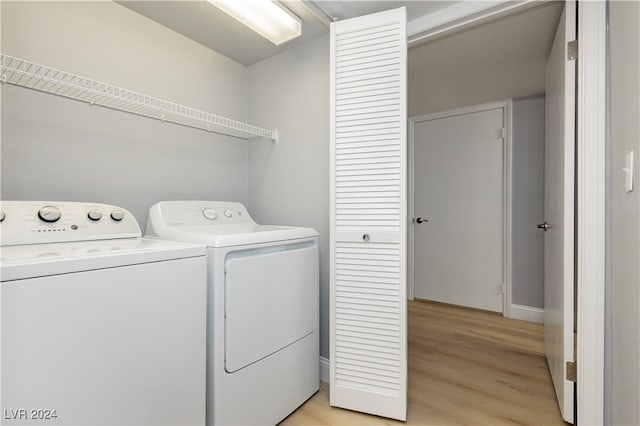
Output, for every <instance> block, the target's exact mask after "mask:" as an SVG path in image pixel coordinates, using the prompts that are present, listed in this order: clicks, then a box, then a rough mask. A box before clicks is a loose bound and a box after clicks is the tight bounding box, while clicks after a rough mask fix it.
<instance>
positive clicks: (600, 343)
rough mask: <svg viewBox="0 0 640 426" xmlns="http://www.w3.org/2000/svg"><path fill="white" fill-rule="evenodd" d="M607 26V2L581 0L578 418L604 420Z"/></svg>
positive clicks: (578, 157) (579, 32)
mask: <svg viewBox="0 0 640 426" xmlns="http://www.w3.org/2000/svg"><path fill="white" fill-rule="evenodd" d="M606 25H607V13H606V3H605V2H604V1H597V2H590V1H581V2H579V3H578V40H579V42H578V105H577V113H578V115H577V122H578V125H577V136H578V139H577V140H578V144H577V145H578V146H577V172H578V174H577V222H578V226H577V229H576V231H577V235H576V238H577V246H576V249H577V253H576V258H577V292H578V297H577V305H578V306H577V310H578V313H577V332H578V347H577V351H578V353H577V360H578V361H577V365H578V380H577V392H576V398H577V407H578V411H577V416H578V418H577V420H578V422H579V423H580V424H603V422H604V300H605V290H604V283H605V178H606V176H605V166H606V153H605V136H606V109H605V104H606Z"/></svg>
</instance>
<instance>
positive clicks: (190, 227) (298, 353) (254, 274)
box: [146, 201, 319, 425]
mask: <svg viewBox="0 0 640 426" xmlns="http://www.w3.org/2000/svg"><path fill="white" fill-rule="evenodd" d="M146 234H147V236H149V235H155V236H158V237H160V238H164V239H170V240H176V241H186V242H194V243H201V244H206V245H207V246H208V247H209V248H208V252H209V260H208V264H209V273H208V274H209V277H208V283H209V293H208V303H209V305H208V336H207V424H209V425H231V424H233V425H237V424H244V425H274V424H276V423H278V422H279V421H281V420H282V419H284V418H285V417H286V416H288V415H289V414H290V413H291V412H293V411H294V410H295V409H296V408H297V407H298V406H300V405H301V404H302V403H303V402H304V401H305V400H307V399H308V398H309V397H310V396H311V395H313V394H314V393H315V392H316V391H317V390H318V387H319V346H318V345H319V337H318V311H319V307H318V303H319V300H318V299H319V297H318V291H319V289H318V241H317V235H318V234H317V232H316V231H315V230H313V229H311V228H295V227H283V226H268V225H258V224H256V223H255V222H254V221H253V220H252V219H251V217H250V216H249V214H248V212H247V210H246V209H245V207H244V206H243V205H242V204H240V203H234V202H216V201H167V202H161V203H158V204H156V205H154V206H152V207H151V209H150V211H149V220H148V221H147V232H146Z"/></svg>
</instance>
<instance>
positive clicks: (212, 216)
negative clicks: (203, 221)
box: [202, 208, 218, 220]
mask: <svg viewBox="0 0 640 426" xmlns="http://www.w3.org/2000/svg"><path fill="white" fill-rule="evenodd" d="M202 215H203V216H204V217H206V218H207V219H209V220H216V218H217V217H218V213H217V212H216V211H215V210H214V209H211V208H206V209H204V210H202Z"/></svg>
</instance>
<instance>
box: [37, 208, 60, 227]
mask: <svg viewBox="0 0 640 426" xmlns="http://www.w3.org/2000/svg"><path fill="white" fill-rule="evenodd" d="M60 216H62V214H61V213H60V210H58V208H57V207H55V206H44V207H41V208H40V210H38V217H39V218H40V219H41V220H43V221H45V222H49V223H53V222H57V221H58V220H59V219H60Z"/></svg>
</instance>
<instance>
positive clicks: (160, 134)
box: [1, 1, 248, 227]
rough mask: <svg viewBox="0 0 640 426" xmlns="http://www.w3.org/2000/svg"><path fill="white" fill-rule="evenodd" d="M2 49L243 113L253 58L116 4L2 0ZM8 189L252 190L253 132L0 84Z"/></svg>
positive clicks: (81, 194) (100, 196)
mask: <svg viewBox="0 0 640 426" xmlns="http://www.w3.org/2000/svg"><path fill="white" fill-rule="evenodd" d="M1 7H2V52H3V53H5V54H8V55H13V56H18V57H22V58H24V59H27V60H30V61H33V62H36V63H41V64H44V65H48V66H52V67H56V68H59V69H62V70H65V71H69V72H72V73H75V74H80V75H84V76H87V77H90V78H93V79H96V80H100V81H104V82H107V83H111V84H114V85H118V86H122V87H125V88H128V89H131V90H135V91H139V92H142V93H145V94H149V95H152V96H156V97H159V98H163V99H167V100H170V101H174V102H177V103H179V104H183V105H187V106H190V107H194V108H198V109H203V110H205V111H208V112H212V113H214V114H219V115H223V116H226V117H229V118H233V119H237V120H243V121H244V120H246V107H247V106H246V67H244V66H242V65H240V64H238V63H236V62H234V61H232V60H230V59H228V58H226V57H224V56H222V55H220V54H218V53H216V52H213V51H211V50H210V49H207V48H205V47H204V46H202V45H200V44H198V43H195V42H193V41H191V40H188V39H186V38H184V37H183V36H181V35H179V34H177V33H175V32H173V31H171V30H169V29H167V28H165V27H163V26H161V25H159V24H157V23H155V22H153V21H151V20H148V19H147V18H144V17H142V16H140V15H138V14H136V13H135V12H133V11H131V10H129V9H127V8H124V7H122V6H120V5H118V4H117V3H113V2H7V1H3V2H2V3H1ZM1 148H2V163H1V165H2V186H1V191H2V194H1V195H2V198H3V199H48V200H71V201H74V200H78V201H81V200H82V201H95V202H105V203H112V204H116V205H121V206H123V207H125V208H127V209H129V210H131V211H132V213H133V214H134V215H135V216H136V218H137V219H138V220H139V221H140V223H141V226H143V227H144V224H145V223H146V216H147V210H148V207H149V206H150V205H151V204H153V203H154V202H157V201H160V200H162V199H180V198H182V199H185V198H196V199H203V198H204V199H225V200H234V201H242V202H246V201H247V200H248V168H247V142H245V141H242V140H238V139H234V138H230V137H227V136H221V135H216V134H208V133H206V132H203V131H200V130H194V129H188V128H184V127H180V126H176V125H172V124H168V123H167V124H163V123H160V122H157V121H154V120H152V119H148V118H143V117H136V116H132V115H129V114H125V113H121V112H117V111H111V110H107V109H104V108H100V107H90V106H88V105H86V104H82V103H79V102H76V101H72V100H67V99H63V98H58V97H55V96H51V95H48V94H42V93H39V92H35V91H30V90H26V89H24V88H19V87H14V86H10V85H3V88H2V147H1Z"/></svg>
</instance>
